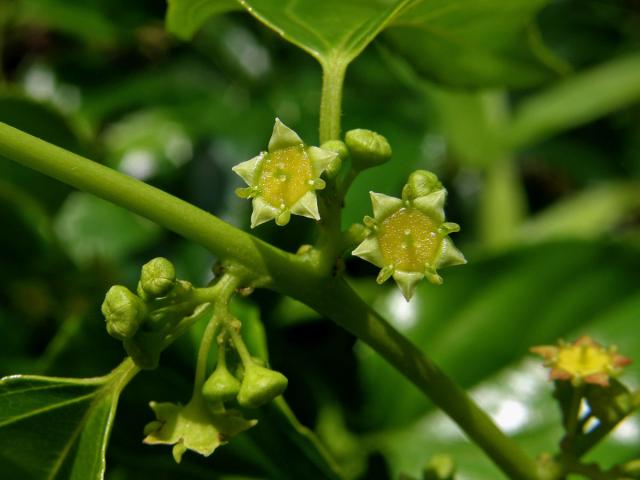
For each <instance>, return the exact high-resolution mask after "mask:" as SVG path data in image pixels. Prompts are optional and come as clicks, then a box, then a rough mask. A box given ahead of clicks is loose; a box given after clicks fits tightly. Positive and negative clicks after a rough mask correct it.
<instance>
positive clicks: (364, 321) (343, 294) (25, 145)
mask: <svg viewBox="0 0 640 480" xmlns="http://www.w3.org/2000/svg"><path fill="white" fill-rule="evenodd" d="M338 128H339V127H338ZM0 156H3V157H6V158H8V159H11V160H14V161H16V162H19V163H21V164H23V165H26V166H28V167H30V168H33V169H35V170H38V171H40V172H42V173H44V174H46V175H49V176H51V177H53V178H56V179H58V180H60V181H62V182H64V183H67V184H69V185H72V186H74V187H76V188H79V189H82V190H85V191H87V192H90V193H92V194H94V195H97V196H99V197H102V198H104V199H106V200H109V201H111V202H113V203H115V204H117V205H120V206H122V207H124V208H127V209H128V210H130V211H132V212H134V213H137V214H139V215H142V216H144V217H146V218H148V219H150V220H152V221H154V222H156V223H158V224H160V225H162V226H164V227H166V228H168V229H170V230H172V231H174V232H176V233H178V234H180V235H182V236H184V237H185V238H187V239H190V240H192V241H194V242H196V243H198V244H200V245H202V246H204V247H205V248H208V249H209V250H211V251H212V252H213V253H214V254H216V255H218V256H219V257H221V258H223V259H233V260H235V261H237V262H238V263H241V264H243V265H245V266H247V267H249V268H250V269H251V270H252V271H253V272H255V273H256V274H257V275H260V276H264V277H266V278H267V279H269V280H270V281H269V282H266V283H264V284H263V286H268V287H269V288H272V289H274V290H277V291H279V292H281V293H283V294H285V295H289V296H291V297H293V298H296V299H298V300H300V301H302V302H304V303H306V304H307V305H309V306H311V307H313V308H315V309H316V310H317V311H318V312H320V313H322V314H324V315H326V316H327V317H329V318H330V319H332V320H334V321H335V322H336V323H338V324H339V325H341V326H343V327H344V328H345V329H347V330H348V331H350V332H351V333H353V334H354V335H356V336H357V337H358V338H360V339H361V340H362V341H364V342H365V343H367V344H369V345H370V346H371V347H372V348H373V349H374V350H375V351H377V352H378V353H379V354H380V355H382V356H383V357H384V358H385V359H386V360H387V361H389V362H390V363H391V364H392V365H393V366H394V367H395V368H397V369H398V370H399V371H400V372H401V373H402V374H403V375H404V376H405V377H407V378H408V379H409V380H411V381H412V382H413V383H414V384H415V385H416V386H417V387H418V388H420V389H421V390H422V391H423V392H424V393H425V394H426V395H427V396H428V397H430V398H431V400H433V402H434V403H435V404H436V405H437V406H438V407H440V408H441V409H442V410H444V411H445V412H446V413H447V414H448V415H449V416H450V417H451V418H452V419H453V420H454V421H455V422H456V423H457V424H458V425H459V426H460V427H461V428H462V429H463V430H464V431H465V432H466V433H467V435H468V436H469V438H471V439H472V440H473V441H474V442H476V443H477V444H478V445H479V446H480V448H482V449H483V450H484V451H485V452H486V453H487V455H488V456H489V457H490V458H491V459H493V461H494V462H495V463H496V465H498V466H499V467H500V468H501V469H502V470H503V471H504V472H505V473H506V474H507V475H508V476H509V477H510V478H513V479H523V480H529V479H531V480H533V479H536V478H537V477H538V476H537V474H536V464H535V462H534V461H533V460H532V459H531V458H530V457H528V456H527V455H526V454H525V453H524V452H523V451H522V450H521V449H520V448H519V447H518V445H517V444H516V443H515V442H514V441H512V440H510V439H509V438H508V437H507V436H505V435H504V433H502V432H501V431H500V430H499V429H498V428H497V427H496V425H495V424H494V423H493V422H492V421H491V419H490V418H489V417H488V416H487V414H486V413H484V412H483V411H482V410H481V409H480V408H479V407H478V406H477V405H476V404H475V403H474V402H473V400H472V399H471V398H469V397H468V396H467V395H466V394H465V392H463V391H462V390H461V389H460V388H459V387H458V386H457V385H455V384H454V383H453V382H452V381H451V380H450V379H449V378H448V377H447V376H446V375H445V374H444V373H443V372H442V371H441V370H439V369H438V367H437V366H436V365H434V364H433V362H431V360H429V359H428V358H427V357H426V356H425V355H424V354H423V353H422V352H421V351H420V350H419V349H418V348H417V347H416V346H415V345H413V344H412V343H411V342H410V341H409V340H407V339H406V338H405V337H404V336H402V334H400V333H399V332H398V331H397V330H395V329H394V328H393V327H392V326H391V325H389V323H387V322H386V321H385V320H384V319H383V318H382V317H380V316H379V315H378V314H377V313H375V312H374V311H373V310H371V308H370V307H369V306H368V305H367V304H366V303H365V302H364V301H363V300H362V299H360V297H358V295H357V294H356V293H355V292H354V291H353V290H352V289H351V288H350V287H349V286H348V285H347V283H346V282H344V280H341V279H340V278H333V277H332V276H330V275H329V276H323V275H321V274H320V273H319V272H318V270H317V269H315V268H314V266H313V264H312V263H311V262H309V261H306V260H305V259H304V256H297V255H293V254H289V253H286V252H284V251H282V250H279V249H277V248H275V247H273V246H271V245H269V244H267V243H265V242H262V241H260V240H258V239H256V238H254V237H253V236H251V235H249V234H248V233H246V232H243V231H241V230H239V229H237V228H235V227H232V226H230V225H228V224H227V223H225V222H223V221H221V220H220V219H218V218H216V217H215V216H213V215H211V214H209V213H207V212H205V211H203V210H200V209H199V208H197V207H195V206H193V205H191V204H189V203H187V202H184V201H182V200H180V199H178V198H176V197H173V196H172V195H169V194H167V193H165V192H162V191H161V190H158V189H156V188H154V187H151V186H149V185H147V184H145V183H143V182H140V181H138V180H135V179H133V178H131V177H128V176H126V175H123V174H121V173H118V172H115V171H114V170H111V169H109V168H107V167H104V166H102V165H99V164H97V163H95V162H92V161H90V160H88V159H86V158H83V157H80V156H78V155H75V154H73V153H71V152H68V151H66V150H64V149H62V148H59V147H56V146H54V145H51V144H49V143H47V142H45V141H43V140H40V139H38V138H36V137H33V136H31V135H29V134H26V133H24V132H21V131H20V130H17V129H15V128H12V127H10V126H8V125H6V124H3V123H0Z"/></svg>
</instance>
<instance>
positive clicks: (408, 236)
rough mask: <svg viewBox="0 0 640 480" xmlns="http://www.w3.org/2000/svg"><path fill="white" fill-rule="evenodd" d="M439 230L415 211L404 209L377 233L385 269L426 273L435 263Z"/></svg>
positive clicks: (427, 218) (387, 221)
mask: <svg viewBox="0 0 640 480" xmlns="http://www.w3.org/2000/svg"><path fill="white" fill-rule="evenodd" d="M436 230H437V226H436V224H435V223H434V221H433V220H432V219H431V217H429V216H428V215H425V214H424V213H422V212H421V211H420V210H417V209H415V208H401V209H400V210H398V211H397V212H395V213H394V214H392V215H390V216H389V217H387V218H386V219H385V220H383V221H382V223H381V224H380V228H379V230H378V245H379V246H380V252H381V254H382V258H383V259H384V261H385V264H386V265H393V267H394V268H395V269H396V270H402V271H405V272H423V271H424V266H425V264H431V263H433V260H434V258H435V257H436V253H437V252H438V248H439V246H440V240H441V239H440V236H439V235H438V234H437V233H436Z"/></svg>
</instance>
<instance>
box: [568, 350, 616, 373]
mask: <svg viewBox="0 0 640 480" xmlns="http://www.w3.org/2000/svg"><path fill="white" fill-rule="evenodd" d="M611 365H612V358H611V354H610V353H609V352H607V351H606V350H605V349H603V348H601V347H597V346H592V345H568V346H564V347H561V348H560V350H559V351H558V359H557V362H556V367H557V368H559V369H561V370H564V371H565V372H569V373H571V374H572V375H574V376H579V377H586V376H589V375H593V374H595V373H608V372H609V368H610V367H611Z"/></svg>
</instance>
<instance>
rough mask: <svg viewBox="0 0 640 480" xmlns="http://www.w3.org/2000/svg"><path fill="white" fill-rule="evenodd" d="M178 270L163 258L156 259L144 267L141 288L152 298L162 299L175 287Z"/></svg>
mask: <svg viewBox="0 0 640 480" xmlns="http://www.w3.org/2000/svg"><path fill="white" fill-rule="evenodd" d="M175 281H176V269H175V268H174V266H173V263H171V262H170V261H169V260H167V259H166V258H163V257H158V258H154V259H153V260H151V261H150V262H148V263H146V264H144V265H143V266H142V273H141V275H140V286H141V287H142V290H143V291H144V292H145V293H146V294H147V295H149V296H150V297H162V296H164V295H166V294H167V293H168V292H169V291H170V290H171V289H172V288H173V286H174V284H175Z"/></svg>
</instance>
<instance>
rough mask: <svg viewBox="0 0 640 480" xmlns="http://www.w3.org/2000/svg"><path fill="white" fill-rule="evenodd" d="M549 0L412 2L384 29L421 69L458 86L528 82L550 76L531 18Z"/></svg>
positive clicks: (549, 69)
mask: <svg viewBox="0 0 640 480" xmlns="http://www.w3.org/2000/svg"><path fill="white" fill-rule="evenodd" d="M547 2H548V0H511V1H508V0H504V1H495V0H482V1H479V0H435V1H434V0H429V1H426V0H424V1H416V2H413V4H412V6H411V8H408V9H406V10H405V11H403V12H402V15H400V16H399V17H398V18H396V19H395V20H394V21H393V23H392V25H391V26H390V28H388V29H387V31H386V32H385V34H384V38H385V39H386V40H387V41H388V43H389V44H390V46H391V48H392V49H393V50H394V51H396V52H398V53H399V54H401V55H402V56H404V57H405V58H407V59H408V60H409V61H410V62H411V63H412V64H413V66H414V67H415V68H416V69H417V70H418V72H419V73H421V74H422V75H424V76H425V77H427V78H429V79H432V80H434V81H436V82H440V83H444V84H447V85H452V86H457V87H486V86H513V87H523V86H528V85H533V84H536V83H539V82H542V81H544V80H547V79H549V78H550V77H551V76H552V74H553V71H552V67H550V66H548V65H545V64H544V63H543V62H542V61H541V60H540V58H539V57H541V56H543V54H542V53H544V56H545V57H546V56H548V55H549V52H546V51H544V52H541V54H540V55H539V56H536V54H535V53H534V52H533V49H534V48H537V49H539V50H540V49H543V48H544V47H542V46H540V44H539V39H538V38H537V36H536V32H535V30H532V27H531V23H532V20H533V17H534V16H535V15H536V13H537V12H538V11H539V10H540V9H541V8H542V7H543V6H544V5H545V4H546V3H547Z"/></svg>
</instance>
